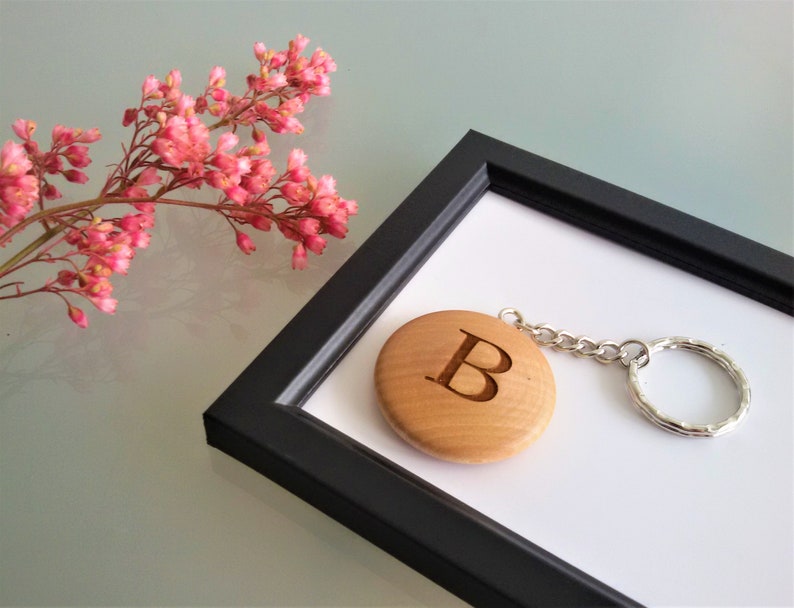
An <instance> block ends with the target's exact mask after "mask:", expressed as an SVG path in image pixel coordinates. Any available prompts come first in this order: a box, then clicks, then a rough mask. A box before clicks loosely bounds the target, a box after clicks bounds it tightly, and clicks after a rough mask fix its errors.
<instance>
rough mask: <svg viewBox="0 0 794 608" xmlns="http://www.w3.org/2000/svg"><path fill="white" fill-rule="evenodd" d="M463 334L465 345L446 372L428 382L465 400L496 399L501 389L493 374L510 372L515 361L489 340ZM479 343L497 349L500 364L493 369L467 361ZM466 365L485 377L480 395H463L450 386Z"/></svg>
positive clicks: (427, 377)
mask: <svg viewBox="0 0 794 608" xmlns="http://www.w3.org/2000/svg"><path fill="white" fill-rule="evenodd" d="M460 331H461V332H462V333H464V334H466V338H465V339H464V340H463V343H462V344H461V345H460V346H459V347H458V350H457V351H455V354H454V355H453V356H452V359H450V360H449V363H447V365H446V367H445V368H444V370H443V371H442V372H441V374H440V375H439V376H438V378H431V377H430V376H425V379H426V380H430V381H431V382H435V383H436V384H440V385H441V386H443V387H444V388H446V389H448V390H450V391H452V392H453V393H455V394H456V395H459V396H461V397H463V398H464V399H469V400H471V401H490V400H491V399H493V398H494V397H496V393H497V391H498V390H499V387H498V386H497V385H496V380H494V379H493V377H492V376H491V374H501V373H503V372H506V371H507V370H509V369H510V368H511V367H512V365H513V361H512V360H511V359H510V355H508V354H507V353H506V352H505V351H504V350H503V349H502V348H500V347H498V346H497V345H496V344H494V343H493V342H489V341H488V340H483V339H482V338H479V337H477V336H475V335H473V334H470V333H469V332H467V331H466V330H464V329H461V330H460ZM479 342H484V343H485V344H488V345H490V346H492V347H494V348H495V349H496V352H498V353H499V362H498V363H497V364H496V365H494V366H493V367H488V368H483V367H479V366H477V365H474V364H473V363H471V362H469V361H466V357H468V356H469V354H470V353H471V351H472V350H473V349H474V347H475V346H477V344H478V343H479ZM463 364H466V365H468V366H469V367H472V368H474V369H476V370H477V371H478V372H480V374H481V375H482V377H483V380H484V381H485V386H484V387H483V389H482V390H481V391H480V392H479V393H475V394H468V393H461V392H460V391H458V390H455V389H454V388H452V387H451V386H450V382H452V379H453V378H454V377H455V374H456V373H457V372H458V370H459V369H460V366H461V365H463Z"/></svg>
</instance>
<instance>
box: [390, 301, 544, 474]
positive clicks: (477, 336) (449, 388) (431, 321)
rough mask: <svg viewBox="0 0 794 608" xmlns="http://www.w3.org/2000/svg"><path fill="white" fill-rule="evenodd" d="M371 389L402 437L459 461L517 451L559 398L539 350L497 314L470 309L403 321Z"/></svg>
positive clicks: (485, 459) (535, 435)
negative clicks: (495, 315)
mask: <svg viewBox="0 0 794 608" xmlns="http://www.w3.org/2000/svg"><path fill="white" fill-rule="evenodd" d="M375 386H376V390H377V393H378V402H379V405H380V408H381V411H382V412H383V415H384V416H385V418H386V420H388V422H389V424H391V426H392V427H393V428H394V430H395V431H396V432H397V433H398V434H399V435H400V437H402V438H403V439H404V440H405V441H407V442H408V443H410V444H411V445H413V446H414V447H416V448H418V449H420V450H422V451H424V452H426V453H428V454H431V455H432V456H435V457H437V458H441V459H444V460H450V461H454V462H463V463H484V462H492V461H496V460H502V459H504V458H508V457H510V456H513V455H515V454H517V453H518V452H520V451H522V450H523V449H524V448H526V447H527V446H528V445H530V444H531V443H532V442H533V441H535V440H536V439H537V438H538V437H539V436H540V435H541V434H542V433H543V431H544V430H545V428H546V426H547V425H548V423H549V421H550V420H551V416H552V414H553V412H554V402H555V398H556V389H555V384H554V377H553V375H552V372H551V368H550V367H549V364H548V362H547V361H546V358H545V357H544V356H543V354H542V353H541V352H540V349H539V348H538V347H537V346H536V345H535V344H534V343H533V342H532V341H531V340H529V339H528V338H527V337H526V336H523V335H521V333H520V332H518V331H517V330H516V329H515V328H514V327H511V326H509V325H507V324H506V323H504V322H503V321H501V320H499V319H497V318H496V317H492V316H490V315H485V314H482V313H476V312H469V311H443V312H436V313H430V314H428V315H424V316H422V317H419V318H417V319H414V320H413V321H410V322H409V323H407V324H405V325H403V326H402V327H401V328H400V329H398V330H397V331H396V332H395V333H394V334H392V336H391V337H390V338H389V339H388V340H387V341H386V343H385V344H384V346H383V348H382V350H381V352H380V355H379V356H378V360H377V363H376V366H375Z"/></svg>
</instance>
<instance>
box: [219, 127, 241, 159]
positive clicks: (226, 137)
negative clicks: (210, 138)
mask: <svg viewBox="0 0 794 608" xmlns="http://www.w3.org/2000/svg"><path fill="white" fill-rule="evenodd" d="M239 141H240V138H239V137H237V135H235V134H234V133H231V132H228V131H227V132H226V133H224V134H223V135H221V136H220V137H219V138H218V145H217V147H216V148H215V153H216V154H218V153H220V152H227V151H228V150H231V149H232V148H234V147H235V146H236V145H237V144H238V143H239Z"/></svg>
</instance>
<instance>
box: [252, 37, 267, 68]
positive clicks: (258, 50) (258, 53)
mask: <svg viewBox="0 0 794 608" xmlns="http://www.w3.org/2000/svg"><path fill="white" fill-rule="evenodd" d="M266 53H267V48H266V47H265V43H264V42H257V43H255V44H254V57H256V59H257V61H259V62H260V63H262V62H264V61H265V56H266Z"/></svg>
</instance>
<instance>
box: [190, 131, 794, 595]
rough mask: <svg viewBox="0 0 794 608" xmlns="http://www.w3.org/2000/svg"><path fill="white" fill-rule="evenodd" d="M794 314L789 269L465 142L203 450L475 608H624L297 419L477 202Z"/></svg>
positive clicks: (755, 250)
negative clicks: (608, 243) (265, 480)
mask: <svg viewBox="0 0 794 608" xmlns="http://www.w3.org/2000/svg"><path fill="white" fill-rule="evenodd" d="M489 189H490V190H493V191H495V192H498V193H500V194H503V195H506V196H508V197H510V198H512V199H514V200H516V201H518V202H521V203H523V204H526V205H527V206H530V207H533V208H536V209H539V210H541V211H543V212H545V213H548V214H550V215H552V216H554V217H558V218H560V219H562V220H565V221H567V222H570V223H572V224H574V225H576V226H579V227H581V228H582V229H584V230H587V231H590V232H593V233H596V234H599V235H601V236H603V237H606V238H608V239H610V240H613V241H616V242H618V243H621V244H623V245H625V246H627V247H630V248H632V249H634V250H636V251H639V252H642V253H643V254H646V255H649V256H651V257H653V258H656V259H660V260H663V261H665V262H667V263H670V264H672V265H674V266H677V267H679V268H682V269H684V270H686V271H689V272H691V273H693V274H696V275H698V276H700V277H703V278H705V279H707V280H710V281H713V282H715V283H718V284H720V285H723V286H725V287H728V288H730V289H732V290H734V291H736V292H739V293H741V294H743V295H746V296H748V297H750V298H753V299H755V300H757V301H759V302H762V303H764V304H766V305H768V306H772V307H774V308H776V309H779V310H782V311H784V312H786V313H788V314H794V280H793V279H794V259H792V258H791V257H790V256H787V255H785V254H782V253H780V252H778V251H775V250H773V249H770V248H768V247H765V246H763V245H760V244H758V243H755V242H753V241H750V240H748V239H745V238H743V237H741V236H738V235H736V234H733V233H730V232H728V231H725V230H723V229H721V228H718V227H716V226H713V225H711V224H708V223H706V222H703V221H701V220H698V219H696V218H693V217H692V216H689V215H687V214H684V213H681V212H679V211H676V210H674V209H672V208H670V207H666V206H664V205H661V204H659V203H656V202H653V201H651V200H648V199H646V198H643V197H640V196H638V195H636V194H632V193H631V192H628V191H626V190H623V189H621V188H617V187H615V186H612V185H610V184H607V183H605V182H602V181H600V180H597V179H595V178H592V177H589V176H587V175H584V174H582V173H579V172H577V171H574V170H572V169H569V168H567V167H564V166H561V165H559V164H556V163H553V162H551V161H548V160H546V159H543V158H540V157H538V156H535V155H533V154H530V153H528V152H525V151H522V150H520V149H518V148H515V147H513V146H510V145H507V144H505V143H502V142H500V141H497V140H495V139H492V138H489V137H487V136H485V135H482V134H480V133H476V132H473V131H472V132H469V133H468V134H467V135H466V136H465V137H464V138H463V139H462V140H461V141H460V143H459V144H458V145H457V146H455V148H454V149H453V150H452V151H451V152H450V153H449V154H448V155H447V156H446V157H445V158H444V159H443V160H442V161H441V162H440V163H439V164H438V166H437V167H436V168H435V169H434V170H433V171H432V172H431V173H430V175H429V176H428V177H427V178H426V179H425V180H424V181H423V182H422V183H421V184H420V185H419V186H418V187H417V188H416V190H414V192H413V193H411V195H410V196H409V197H408V198H407V199H406V200H405V201H404V202H403V203H402V204H401V205H400V207H399V208H398V209H397V210H396V211H395V212H394V213H393V214H392V215H391V216H390V217H389V218H388V219H387V220H386V221H385V222H384V224H383V225H382V226H381V227H380V228H379V229H378V230H377V231H376V232H375V233H374V234H373V235H372V236H371V237H370V238H369V239H368V240H367V241H366V242H365V243H364V244H363V245H362V246H361V247H360V248H359V249H358V250H357V251H356V253H355V254H354V255H353V256H352V257H351V258H350V260H349V261H348V262H347V263H346V264H345V265H344V266H343V267H342V268H341V269H340V270H339V271H338V272H337V273H336V274H335V275H334V276H333V277H332V278H331V280H330V281H329V282H328V283H327V284H326V285H325V286H324V287H323V288H322V289H321V290H320V291H319V292H318V293H317V295H316V296H315V297H314V298H312V300H311V301H310V302H308V304H307V305H306V306H305V307H304V308H303V309H302V310H301V311H300V312H299V313H298V315H297V316H296V317H295V318H294V319H293V320H292V321H291V322H290V323H289V324H288V325H287V326H286V327H285V328H284V330H283V331H282V332H281V333H280V334H279V335H278V336H276V338H275V339H274V340H273V341H272V342H271V343H270V344H269V345H268V346H267V348H266V349H265V350H264V351H263V352H262V353H261V354H260V355H259V356H258V357H257V358H256V359H255V360H254V361H253V362H252V363H251V364H250V365H249V366H248V368H246V370H245V371H244V372H243V373H242V374H241V375H240V377H239V378H237V380H235V381H234V383H233V384H232V385H231V386H230V387H229V388H228V389H227V390H226V391H225V392H224V393H223V394H222V395H221V396H220V397H219V398H218V400H217V401H216V402H215V403H214V404H213V405H212V406H211V407H210V408H209V409H208V410H207V411H206V412H205V414H204V422H205V428H206V433H207V441H208V443H209V444H210V445H212V446H214V447H216V448H218V449H220V450H222V451H224V452H226V453H227V454H229V455H231V456H232V457H234V458H236V459H238V460H240V461H241V462H243V463H245V464H247V465H248V466H250V467H252V468H253V469H255V470H257V471H259V472H260V473H262V474H264V475H266V476H267V477H269V478H271V479H273V480H274V481H275V482H277V483H279V484H280V485H282V486H283V487H285V488H286V489H288V490H290V491H291V492H293V493H294V494H296V495H297V496H299V497H301V498H302V499H304V500H306V501H307V502H309V503H310V504H312V505H314V506H315V507H317V508H319V509H320V510H322V511H324V512H325V513H327V514H328V515H330V516H331V517H333V518H335V519H336V520H338V521H339V522H341V523H342V524H344V525H346V526H347V527H349V528H351V529H352V530H354V531H356V532H357V533H359V534H361V535H362V536H363V537H365V538H367V539H368V540H370V541H371V542H373V543H375V544H376V545H378V546H380V547H381V548H383V549H384V550H386V551H388V552H389V553H391V554H392V555H394V556H395V557H397V558H399V559H400V560H402V561H404V562H405V563H406V564H408V565H410V566H411V567H413V568H415V569H416V570H418V571H419V572H421V573H422V574H424V575H425V576H427V577H429V578H431V579H432V580H434V581H436V582H437V583H439V584H440V585H442V586H444V587H445V588H447V589H449V590H450V591H451V592H453V593H455V594H456V595H458V596H459V597H461V598H462V599H464V600H466V601H468V602H469V603H471V604H474V605H479V606H607V605H611V606H615V605H618V606H624V605H625V606H633V605H637V603H636V602H634V601H633V600H631V599H630V598H627V597H625V596H624V595H622V594H620V593H619V592H617V591H615V590H613V589H611V588H609V587H608V586H606V585H604V584H603V583H601V582H599V581H597V580H595V579H594V578H592V577H590V576H588V575H587V574H585V573H583V572H581V571H579V570H577V569H576V568H574V567H572V566H571V565H569V564H567V563H565V562H563V561H562V560H560V559H558V558H556V557H555V556H553V555H551V554H549V553H548V552H546V551H544V550H543V549H542V548H540V547H538V546H536V545H534V544H533V543H531V542H529V541H527V540H526V539H524V538H521V537H519V536H518V535H516V534H514V533H513V532H511V531H510V530H508V529H506V528H505V527H503V526H501V525H499V524H497V523H496V522H494V521H492V520H490V519H488V518H486V517H485V516H483V515H482V514H480V513H478V512H477V511H475V510H473V509H471V508H470V507H468V506H467V505H465V504H463V503H461V502H460V501H458V500H456V499H454V498H452V497H450V496H448V495H447V494H445V493H443V492H441V491H440V490H439V489H437V488H435V487H434V486H432V485H430V484H428V483H426V482H425V481H423V480H422V479H421V478H419V477H417V476H416V475H414V474H412V473H410V472H409V471H406V470H404V469H402V468H400V467H398V466H396V465H395V464H393V463H392V462H390V461H388V460H386V459H384V458H383V457H381V456H380V455H378V454H377V453H375V452H373V451H372V450H370V449H368V448H366V447H364V446H362V445H360V444H358V443H356V442H355V441H353V440H351V439H349V438H347V437H346V436H345V435H343V434H341V433H340V432H338V431H336V430H335V429H334V428H332V427H330V426H328V425H326V424H325V423H323V422H322V421H319V420H317V419H316V418H314V417H312V416H311V415H309V414H307V413H306V412H304V411H303V410H302V409H301V405H302V404H303V403H304V402H305V401H306V399H307V398H308V397H309V396H310V395H311V393H312V392H313V391H314V389H315V388H316V387H317V386H318V385H319V384H320V383H321V382H322V381H323V379H324V378H325V376H326V375H327V374H328V373H330V371H331V370H332V369H333V368H334V366H335V365H336V363H337V362H338V361H339V360H340V359H341V358H342V357H343V356H344V355H345V353H346V352H347V350H348V349H349V348H350V347H351V346H352V345H353V344H355V342H356V340H357V339H358V338H359V337H360V336H361V335H362V334H363V333H364V332H365V331H366V330H367V328H368V327H369V326H370V324H371V323H372V322H373V321H374V320H375V318H377V316H378V315H379V314H380V313H381V312H382V311H383V310H384V309H385V308H386V306H388V304H389V303H390V302H391V300H392V299H393V297H394V296H395V295H396V294H397V293H398V292H399V291H400V289H402V287H403V286H404V285H405V284H406V283H407V282H408V281H409V280H410V279H411V277H412V276H413V274H414V273H415V272H416V271H417V270H418V269H419V268H420V267H421V265H422V264H423V263H424V262H425V261H426V260H427V259H428V258H429V257H430V256H431V255H432V254H433V252H434V251H435V249H436V248H437V247H438V245H439V244H440V243H441V242H443V240H444V239H445V238H446V236H447V235H448V234H449V233H450V232H451V231H452V230H453V229H454V227H455V226H456V225H457V223H458V222H459V221H460V220H461V219H462V218H463V217H464V216H465V214H466V213H467V212H468V211H469V209H471V208H472V206H474V205H475V204H476V203H477V201H478V200H479V199H480V197H481V196H482V194H483V193H484V192H485V191H486V190H489Z"/></svg>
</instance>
